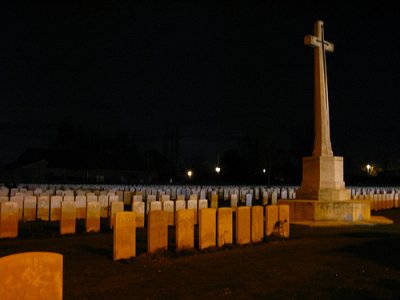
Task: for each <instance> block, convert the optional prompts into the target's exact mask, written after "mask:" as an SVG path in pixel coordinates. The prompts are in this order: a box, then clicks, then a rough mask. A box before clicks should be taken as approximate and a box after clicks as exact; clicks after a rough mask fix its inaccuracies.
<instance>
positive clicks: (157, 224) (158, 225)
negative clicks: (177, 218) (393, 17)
mask: <svg viewBox="0 0 400 300" xmlns="http://www.w3.org/2000/svg"><path fill="white" fill-rule="evenodd" d="M167 248H168V213H167V212H165V211H162V210H155V211H150V212H149V216H148V224H147V252H148V253H153V252H155V251H157V250H167Z"/></svg>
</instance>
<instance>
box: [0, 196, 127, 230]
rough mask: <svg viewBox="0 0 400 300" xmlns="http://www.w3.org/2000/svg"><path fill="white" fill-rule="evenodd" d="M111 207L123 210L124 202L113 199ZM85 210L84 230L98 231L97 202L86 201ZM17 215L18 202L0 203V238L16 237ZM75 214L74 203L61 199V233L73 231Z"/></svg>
mask: <svg viewBox="0 0 400 300" xmlns="http://www.w3.org/2000/svg"><path fill="white" fill-rule="evenodd" d="M111 207H112V208H114V209H115V210H116V211H123V207H124V204H123V202H121V201H113V202H112V205H111ZM85 211H86V216H85V228H86V232H98V231H100V204H99V202H96V201H93V202H87V206H86V209H85ZM111 213H112V212H111ZM18 215H19V213H18V204H17V203H16V202H13V201H9V202H2V203H0V238H16V237H17V236H18ZM114 215H115V213H114ZM76 216H77V208H76V203H75V202H74V201H62V202H61V205H60V209H59V221H60V223H59V224H60V226H59V230H60V234H61V235H64V234H74V233H75V231H76V220H77V218H76ZM113 221H114V219H113V218H110V224H112V222H113ZM110 227H111V225H110Z"/></svg>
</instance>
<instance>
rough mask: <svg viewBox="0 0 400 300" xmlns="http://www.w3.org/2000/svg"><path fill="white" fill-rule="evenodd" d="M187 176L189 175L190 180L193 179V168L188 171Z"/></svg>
mask: <svg viewBox="0 0 400 300" xmlns="http://www.w3.org/2000/svg"><path fill="white" fill-rule="evenodd" d="M187 176H189V180H190V179H192V176H193V172H192V170H189V171H187Z"/></svg>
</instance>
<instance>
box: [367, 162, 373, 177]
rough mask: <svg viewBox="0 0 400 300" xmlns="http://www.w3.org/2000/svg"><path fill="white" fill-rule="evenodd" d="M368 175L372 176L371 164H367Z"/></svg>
mask: <svg viewBox="0 0 400 300" xmlns="http://www.w3.org/2000/svg"><path fill="white" fill-rule="evenodd" d="M366 168H367V175H370V174H371V170H372V166H371V165H370V164H367V167H366Z"/></svg>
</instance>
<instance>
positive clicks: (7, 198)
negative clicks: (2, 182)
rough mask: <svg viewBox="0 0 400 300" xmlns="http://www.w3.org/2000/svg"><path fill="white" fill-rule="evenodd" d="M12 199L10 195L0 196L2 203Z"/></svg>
mask: <svg viewBox="0 0 400 300" xmlns="http://www.w3.org/2000/svg"><path fill="white" fill-rule="evenodd" d="M9 200H10V199H9V197H8V196H0V203H2V202H8V201H9Z"/></svg>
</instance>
